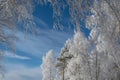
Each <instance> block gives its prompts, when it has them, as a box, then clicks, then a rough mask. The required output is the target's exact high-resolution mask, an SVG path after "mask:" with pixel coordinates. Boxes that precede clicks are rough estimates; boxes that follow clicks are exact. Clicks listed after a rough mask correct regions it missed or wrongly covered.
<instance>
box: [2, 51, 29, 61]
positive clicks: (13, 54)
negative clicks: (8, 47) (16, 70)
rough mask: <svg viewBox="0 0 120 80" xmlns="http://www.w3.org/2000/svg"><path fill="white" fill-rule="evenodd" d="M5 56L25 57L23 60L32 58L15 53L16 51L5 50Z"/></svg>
mask: <svg viewBox="0 0 120 80" xmlns="http://www.w3.org/2000/svg"><path fill="white" fill-rule="evenodd" d="M4 56H5V57H10V58H17V59H23V60H27V59H30V58H29V57H27V56H20V55H17V54H15V53H12V52H9V51H4Z"/></svg>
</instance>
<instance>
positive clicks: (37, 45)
mask: <svg viewBox="0 0 120 80" xmlns="http://www.w3.org/2000/svg"><path fill="white" fill-rule="evenodd" d="M33 15H34V20H35V22H36V25H37V27H39V30H40V35H32V34H24V32H22V31H18V32H16V33H15V35H16V36H17V37H18V38H19V40H17V41H15V45H16V53H15V54H14V53H13V52H12V51H9V50H6V49H5V51H4V52H5V55H4V56H5V59H4V65H5V68H6V72H5V80H40V79H41V70H40V64H41V62H42V57H43V56H44V55H45V54H46V53H47V52H48V51H49V50H50V49H53V50H54V52H55V53H56V56H57V55H58V54H59V52H60V50H61V48H62V47H63V46H64V43H65V41H66V40H67V39H68V38H71V37H72V36H73V30H68V31H60V30H56V31H52V27H53V19H52V8H51V7H50V6H40V5H37V6H36V8H35V11H34V13H33ZM67 20H68V19H67V17H66V19H65V22H67Z"/></svg>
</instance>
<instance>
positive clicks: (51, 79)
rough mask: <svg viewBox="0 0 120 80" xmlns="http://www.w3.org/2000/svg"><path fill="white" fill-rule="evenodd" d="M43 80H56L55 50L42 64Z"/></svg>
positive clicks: (45, 57) (47, 55) (50, 52)
mask: <svg viewBox="0 0 120 80" xmlns="http://www.w3.org/2000/svg"><path fill="white" fill-rule="evenodd" d="M41 70H42V76H43V77H42V80H55V78H56V69H55V56H54V52H53V50H50V51H48V53H47V54H46V56H44V57H43V62H42V64H41Z"/></svg>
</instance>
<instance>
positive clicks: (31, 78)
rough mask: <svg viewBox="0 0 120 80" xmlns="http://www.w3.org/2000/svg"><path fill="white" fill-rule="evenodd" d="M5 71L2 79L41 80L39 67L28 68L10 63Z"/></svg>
mask: <svg viewBox="0 0 120 80" xmlns="http://www.w3.org/2000/svg"><path fill="white" fill-rule="evenodd" d="M12 66H13V67H12V69H10V70H8V71H7V72H6V73H5V78H4V80H41V70H40V67H34V68H28V67H25V66H23V65H14V64H13V65H12Z"/></svg>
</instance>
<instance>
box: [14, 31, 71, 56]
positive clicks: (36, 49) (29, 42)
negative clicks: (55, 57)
mask: <svg viewBox="0 0 120 80" xmlns="http://www.w3.org/2000/svg"><path fill="white" fill-rule="evenodd" d="M16 35H17V36H18V38H19V41H16V46H17V49H18V50H20V51H23V52H25V53H29V54H32V55H34V56H36V57H38V56H39V57H40V56H42V55H43V54H44V53H46V52H47V51H48V50H50V49H54V50H55V52H58V50H60V48H61V47H63V45H64V42H65V41H66V40H67V39H68V37H71V34H68V33H65V32H60V31H59V32H58V31H53V32H52V31H51V30H41V31H40V35H39V36H35V35H27V34H26V36H27V38H25V34H24V33H22V32H19V33H17V34H16Z"/></svg>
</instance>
